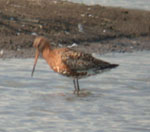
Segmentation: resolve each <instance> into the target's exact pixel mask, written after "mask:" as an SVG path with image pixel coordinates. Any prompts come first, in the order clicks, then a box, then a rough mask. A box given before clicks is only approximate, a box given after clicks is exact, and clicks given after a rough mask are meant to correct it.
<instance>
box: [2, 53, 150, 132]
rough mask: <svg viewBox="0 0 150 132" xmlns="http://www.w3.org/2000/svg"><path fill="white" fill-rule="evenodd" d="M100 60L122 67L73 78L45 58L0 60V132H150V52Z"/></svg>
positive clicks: (117, 54)
mask: <svg viewBox="0 0 150 132" xmlns="http://www.w3.org/2000/svg"><path fill="white" fill-rule="evenodd" d="M101 58H103V59H105V60H107V61H109V62H113V63H118V64H120V66H119V67H118V68H116V69H113V70H111V71H109V72H105V73H103V74H101V75H97V76H93V77H89V78H86V79H83V80H80V87H81V89H82V90H83V91H82V93H85V94H83V95H82V96H81V97H77V96H75V95H73V94H72V93H73V84H72V80H70V79H67V78H65V77H62V76H60V75H58V74H56V73H54V72H53V71H52V70H49V67H48V65H47V64H46V62H45V61H44V60H42V59H40V60H39V61H38V64H37V67H36V71H35V74H34V77H33V78H32V77H31V70H32V66H33V59H6V60H0V64H1V67H0V132H149V131H150V61H149V60H150V53H149V52H138V53H125V54H119V53H112V54H107V55H104V56H102V57H101Z"/></svg>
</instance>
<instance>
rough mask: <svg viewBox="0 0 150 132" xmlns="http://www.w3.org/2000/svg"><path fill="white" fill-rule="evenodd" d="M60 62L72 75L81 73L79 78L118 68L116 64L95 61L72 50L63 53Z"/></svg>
mask: <svg viewBox="0 0 150 132" xmlns="http://www.w3.org/2000/svg"><path fill="white" fill-rule="evenodd" d="M62 61H63V62H64V63H65V64H66V65H67V66H68V67H69V68H70V70H71V71H73V72H74V73H77V74H80V73H81V76H90V75H94V74H97V73H100V72H104V71H106V70H109V69H112V68H115V67H117V66H118V64H110V63H108V62H106V61H103V60H100V59H96V58H94V57H93V56H92V55H91V54H86V53H83V52H78V51H75V50H72V49H67V50H65V51H64V53H63V54H62Z"/></svg>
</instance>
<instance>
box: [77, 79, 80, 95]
mask: <svg viewBox="0 0 150 132" xmlns="http://www.w3.org/2000/svg"><path fill="white" fill-rule="evenodd" d="M76 84H77V95H79V92H80V87H79V82H78V78H76Z"/></svg>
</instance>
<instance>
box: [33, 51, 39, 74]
mask: <svg viewBox="0 0 150 132" xmlns="http://www.w3.org/2000/svg"><path fill="white" fill-rule="evenodd" d="M38 57H39V51H38V50H36V53H35V60H34V65H33V69H32V73H31V76H33V73H34V71H35V66H36V63H37V60H38Z"/></svg>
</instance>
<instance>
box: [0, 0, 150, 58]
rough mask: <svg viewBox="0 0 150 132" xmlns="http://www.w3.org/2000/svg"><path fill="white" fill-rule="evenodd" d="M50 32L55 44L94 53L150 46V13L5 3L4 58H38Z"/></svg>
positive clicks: (1, 25) (1, 10) (0, 22)
mask: <svg viewBox="0 0 150 132" xmlns="http://www.w3.org/2000/svg"><path fill="white" fill-rule="evenodd" d="M36 36H45V37H47V38H48V39H49V41H50V43H51V44H52V45H53V46H54V47H65V46H70V47H72V48H75V49H77V50H81V51H84V52H88V53H93V52H95V53H98V54H104V53H108V52H121V53H124V52H133V51H142V50H150V12H149V11H141V10H131V9H122V8H114V7H104V6H98V5H95V6H87V5H84V4H75V3H70V2H62V1H59V0H58V1H56V0H55V1H53V0H52V1H48V0H38V1H35V0H20V1H18V0H11V1H10V0H1V1H0V38H1V41H0V58H14V57H17V58H30V57H33V56H34V49H33V48H32V42H33V40H34V39H35V37H36Z"/></svg>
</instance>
